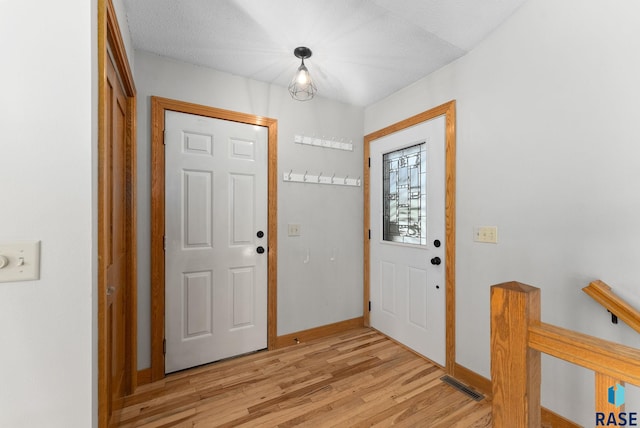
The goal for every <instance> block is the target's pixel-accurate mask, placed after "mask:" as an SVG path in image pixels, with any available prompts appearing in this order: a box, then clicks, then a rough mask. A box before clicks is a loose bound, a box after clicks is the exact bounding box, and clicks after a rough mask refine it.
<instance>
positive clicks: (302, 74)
mask: <svg viewBox="0 0 640 428" xmlns="http://www.w3.org/2000/svg"><path fill="white" fill-rule="evenodd" d="M296 82H298V84H299V85H305V86H306V85H308V84H309V71H307V67H305V66H304V65H301V66H300V68H299V69H298V75H297V76H296Z"/></svg>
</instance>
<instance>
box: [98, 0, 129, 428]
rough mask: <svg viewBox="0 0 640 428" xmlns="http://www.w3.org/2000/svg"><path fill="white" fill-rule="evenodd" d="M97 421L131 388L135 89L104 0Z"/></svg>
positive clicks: (108, 420)
mask: <svg viewBox="0 0 640 428" xmlns="http://www.w3.org/2000/svg"><path fill="white" fill-rule="evenodd" d="M98 52H99V54H98V72H99V76H98V77H99V78H98V82H99V89H98V93H99V100H98V198H97V205H98V206H97V224H98V233H97V238H98V245H97V248H98V269H97V280H98V284H97V291H96V292H97V300H98V314H97V318H98V320H97V326H98V386H97V392H98V409H97V416H98V426H99V427H101V428H102V427H109V426H115V425H116V424H117V421H116V420H115V418H114V417H113V416H114V410H115V409H117V408H119V407H121V406H122V402H123V398H124V396H125V395H127V394H130V393H131V392H133V390H134V389H135V387H136V371H137V352H136V348H137V344H136V338H137V334H136V324H137V320H136V304H137V303H136V277H137V269H136V208H135V205H136V192H135V189H136V185H135V182H136V148H135V122H136V120H135V112H136V91H135V86H134V84H133V77H132V74H131V70H130V67H129V64H128V60H127V57H126V52H125V49H124V44H123V42H122V38H121V33H120V29H119V26H118V22H117V19H116V15H115V10H114V8H113V4H112V3H111V1H110V0H99V2H98Z"/></svg>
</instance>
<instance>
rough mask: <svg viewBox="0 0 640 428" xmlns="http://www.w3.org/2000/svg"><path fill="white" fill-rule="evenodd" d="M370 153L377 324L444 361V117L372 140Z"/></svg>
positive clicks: (372, 270)
mask: <svg viewBox="0 0 640 428" xmlns="http://www.w3.org/2000/svg"><path fill="white" fill-rule="evenodd" d="M370 156H371V168H370V177H371V178H370V186H371V188H370V217H371V218H370V226H371V241H370V299H371V313H370V322H371V326H372V327H374V328H376V329H377V330H379V331H381V332H383V333H385V334H386V335H388V336H390V337H392V338H394V339H395V340H397V341H399V342H400V343H403V344H404V345H406V346H408V347H410V348H411V349H413V350H415V351H416V352H418V353H420V354H422V355H424V356H425V357H427V358H429V359H431V360H432V361H434V362H436V363H438V364H440V365H443V366H444V365H445V359H446V352H445V351H446V349H445V347H446V334H445V333H446V329H445V327H446V326H445V322H446V319H445V303H446V300H445V288H446V287H445V116H439V117H437V118H434V119H431V120H429V121H426V122H422V123H420V124H418V125H414V126H412V127H409V128H405V129H403V130H400V131H397V132H395V133H393V134H389V135H387V136H385V137H381V138H379V139H377V140H373V141H371V143H370ZM385 205H386V208H385Z"/></svg>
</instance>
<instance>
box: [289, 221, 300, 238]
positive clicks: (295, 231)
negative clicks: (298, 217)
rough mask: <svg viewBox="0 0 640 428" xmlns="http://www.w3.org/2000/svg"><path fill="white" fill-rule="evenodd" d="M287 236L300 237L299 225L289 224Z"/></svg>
mask: <svg viewBox="0 0 640 428" xmlns="http://www.w3.org/2000/svg"><path fill="white" fill-rule="evenodd" d="M288 226H289V227H288V232H289V236H300V225H299V224H291V223H289V225H288Z"/></svg>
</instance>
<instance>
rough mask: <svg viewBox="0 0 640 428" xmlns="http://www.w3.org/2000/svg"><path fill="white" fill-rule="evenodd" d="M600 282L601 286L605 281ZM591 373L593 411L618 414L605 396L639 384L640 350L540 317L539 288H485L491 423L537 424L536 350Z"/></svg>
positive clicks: (517, 427) (521, 426) (618, 409)
mask: <svg viewBox="0 0 640 428" xmlns="http://www.w3.org/2000/svg"><path fill="white" fill-rule="evenodd" d="M605 285H606V284H605ZM541 352H544V353H546V354H549V355H552V356H554V357H557V358H561V359H563V360H566V361H568V362H571V363H573V364H577V365H579V366H582V367H585V368H588V369H591V370H593V371H595V385H596V397H595V402H596V411H597V412H601V413H603V414H604V413H606V414H609V412H624V404H623V405H620V406H617V405H615V404H612V403H610V400H608V396H607V395H608V391H609V389H610V388H611V387H613V386H614V385H616V384H620V385H624V383H625V382H629V383H631V384H634V385H640V350H639V349H635V348H631V347H629V346H625V345H620V344H617V343H614V342H610V341H607V340H603V339H599V338H597V337H594V336H589V335H586V334H582V333H578V332H575V331H571V330H567V329H564V328H561V327H557V326H553V325H551V324H546V323H543V322H541V321H540V289H538V288H536V287H532V286H529V285H526V284H522V283H519V282H515V281H514V282H507V283H504V284H497V285H494V286H492V287H491V379H492V391H493V401H492V418H493V424H494V425H493V426H497V427H510V428H512V427H513V428H525V427H539V426H540V411H541V406H540V383H541V365H540V353H541Z"/></svg>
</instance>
